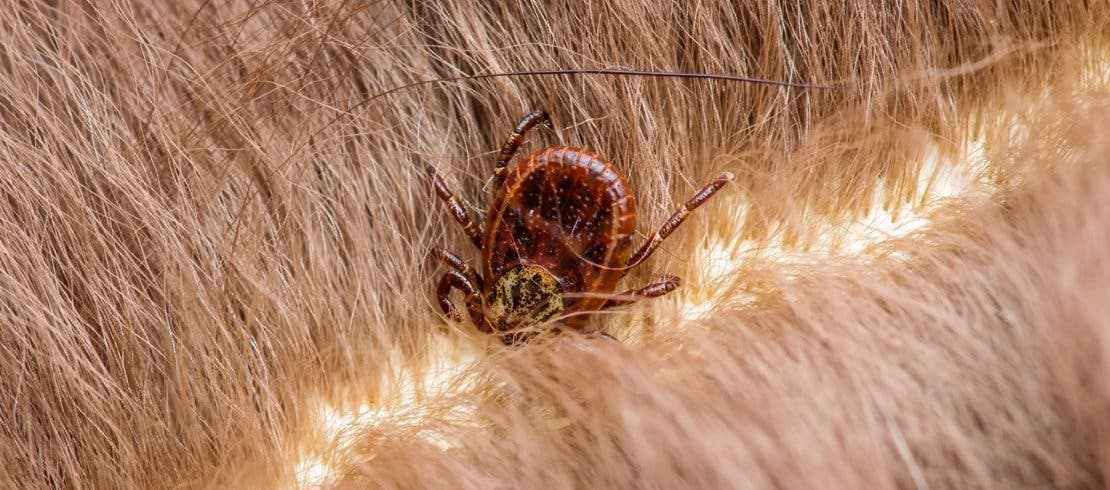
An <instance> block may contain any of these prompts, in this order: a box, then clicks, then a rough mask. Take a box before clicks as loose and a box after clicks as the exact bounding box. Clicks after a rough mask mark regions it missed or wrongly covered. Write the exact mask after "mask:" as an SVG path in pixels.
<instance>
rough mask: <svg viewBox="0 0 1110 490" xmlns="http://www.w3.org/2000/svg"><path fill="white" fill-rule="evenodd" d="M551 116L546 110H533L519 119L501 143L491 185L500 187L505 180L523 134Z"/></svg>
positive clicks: (545, 121)
mask: <svg viewBox="0 0 1110 490" xmlns="http://www.w3.org/2000/svg"><path fill="white" fill-rule="evenodd" d="M550 122H551V118H549V117H548V115H547V111H542V110H540V111H534V112H532V113H531V114H528V115H527V116H524V119H521V120H520V122H519V123H517V125H516V129H513V134H510V135H509V139H507V140H505V144H503V145H501V153H500V154H499V155H498V156H497V167H495V168H494V169H493V185H494V187H495V188H500V187H501V184H502V183H503V182H505V176H506V175H507V174H508V173H509V162H510V161H511V160H512V159H513V156H515V155H516V151H517V150H519V149H520V145H521V144H522V143H524V136H525V135H526V134H528V131H530V130H531V129H532V128H534V127H536V126H537V125H540V124H545V125H546V124H549V123H550Z"/></svg>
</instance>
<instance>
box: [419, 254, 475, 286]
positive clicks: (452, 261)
mask: <svg viewBox="0 0 1110 490" xmlns="http://www.w3.org/2000/svg"><path fill="white" fill-rule="evenodd" d="M431 255H432V258H433V259H435V260H438V261H440V262H443V263H444V264H447V265H448V266H449V267H451V268H452V269H455V270H457V271H459V273H461V274H462V275H463V276H465V277H466V279H467V280H469V281H470V283H471V284H474V285H475V286H477V289H478V290H479V291H480V290H482V289H484V288H485V281H483V280H482V276H480V275H478V272H477V271H475V270H474V268H472V267H470V266H469V265H468V264H467V263H466V261H464V260H463V259H461V258H459V256H458V255H455V254H454V253H451V252H449V251H447V250H444V249H442V248H438V247H437V248H433V249H432V254H431Z"/></svg>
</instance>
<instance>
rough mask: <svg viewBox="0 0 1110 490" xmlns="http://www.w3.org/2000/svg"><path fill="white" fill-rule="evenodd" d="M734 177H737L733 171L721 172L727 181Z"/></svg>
mask: <svg viewBox="0 0 1110 490" xmlns="http://www.w3.org/2000/svg"><path fill="white" fill-rule="evenodd" d="M733 177H735V175H733V173H732V172H725V173H723V174H721V178H722V179H724V180H725V182H728V181H730V180H732V178H733Z"/></svg>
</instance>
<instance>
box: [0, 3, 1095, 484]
mask: <svg viewBox="0 0 1110 490" xmlns="http://www.w3.org/2000/svg"><path fill="white" fill-rule="evenodd" d="M611 3H612V4H613V5H610V6H594V7H586V6H584V4H580V3H578V2H550V3H547V4H542V5H541V4H539V3H512V4H508V5H506V6H500V7H490V6H488V2H479V1H472V0H457V1H449V2H437V3H420V2H369V3H365V4H361V3H357V2H344V3H342V4H340V3H328V4H308V3H304V2H300V3H292V2H291V3H263V4H258V3H255V2H211V3H209V2H201V1H183V2H155V3H153V4H148V3H146V2H134V3H132V4H124V3H121V2H116V3H114V4H109V3H105V2H95V3H93V4H78V3H76V2H58V3H57V4H54V3H52V2H25V3H21V4H18V5H11V6H10V7H8V8H4V9H0V33H3V34H2V41H0V159H2V163H3V164H2V165H0V179H2V180H0V181H2V183H3V185H2V186H0V192H3V200H2V202H3V204H2V205H0V233H2V236H3V239H2V240H0V318H2V323H3V328H2V329H0V346H2V349H0V367H2V368H3V371H4V372H5V373H6V375H5V376H4V377H3V378H2V379H0V402H2V403H0V464H2V466H3V468H5V470H6V471H5V472H4V474H3V475H0V478H2V479H3V480H0V484H2V485H4V486H11V487H20V488H27V487H67V486H78V485H80V486H89V487H105V488H118V487H165V486H171V485H178V486H213V485H215V486H233V485H242V484H255V485H260V486H266V487H271V486H275V485H290V484H297V483H301V484H309V483H312V484H315V483H337V484H346V485H359V484H368V485H371V486H382V487H401V486H411V485H422V486H435V485H445V484H450V485H452V486H464V487H473V488H489V487H493V486H501V487H540V486H545V487H552V486H559V487H570V486H602V485H604V486H628V487H642V486H658V487H665V488H671V487H674V486H678V485H682V486H693V487H734V486H738V485H744V486H750V487H772V486H790V487H807V488H812V487H815V486H821V487H826V488H827V487H848V488H860V487H875V486H907V487H909V486H916V487H926V486H928V487H968V486H982V487H1002V488H1010V487H1014V486H1055V487H1099V486H1103V485H1105V484H1106V479H1107V472H1108V471H1110V422H1108V420H1110V417H1108V416H1107V414H1108V413H1110V384H1107V380H1108V379H1110V376H1108V374H1110V373H1108V371H1110V367H1108V366H1107V356H1108V355H1110V326H1108V325H1107V322H1108V321H1110V303H1107V302H1106V298H1107V297H1110V253H1108V252H1107V251H1106V250H1107V247H1106V244H1107V242H1108V241H1110V170H1108V169H1110V161H1107V155H1110V140H1108V137H1107V136H1106V133H1105V128H1107V127H1110V119H1108V117H1107V114H1110V110H1108V109H1110V107H1108V105H1110V102H1108V101H1110V96H1108V94H1107V92H1106V86H1107V82H1108V80H1107V78H1108V75H1107V74H1106V69H1107V66H1106V64H1105V61H1102V60H1104V59H1105V53H1106V52H1107V48H1108V46H1107V40H1106V38H1105V37H1104V36H1105V33H1106V32H1108V28H1110V24H1108V23H1107V15H1108V7H1107V5H1106V3H1105V2H1041V3H1038V4H1036V5H1014V4H1015V3H1014V2H994V1H963V2H925V1H906V2H898V3H897V5H898V6H897V7H895V6H894V5H893V4H892V5H890V6H884V5H879V3H874V4H873V3H872V2H864V3H841V4H838V3H825V4H822V5H827V6H826V7H822V8H813V9H804V10H803V9H798V8H796V7H794V5H795V2H742V3H744V4H745V5H746V6H744V7H741V8H733V7H731V6H730V5H731V2H721V4H719V5H718V4H717V3H712V4H697V5H695V6H687V5H685V4H682V3H681V2H678V3H672V4H664V5H654V4H652V5H648V4H646V2H644V3H641V2H636V1H629V2H611ZM895 8H897V9H898V10H894V9H895ZM888 9H889V10H888ZM572 66H580V67H598V66H624V67H635V68H649V67H650V68H658V69H680V70H688V71H702V72H730V73H739V74H746V75H751V76H758V77H763V78H775V79H790V80H804V81H812V82H818V81H821V82H829V81H835V82H839V83H843V88H842V89H838V90H826V91H813V90H798V89H790V90H784V89H782V88H775V87H768V86H759V85H749V84H735V83H720V82H691V81H674V80H652V79H640V78H613V77H603V76H590V77H585V76H563V77H546V78H534V77H532V78H498V79H488V80H480V81H467V82H458V83H447V84H433V85H428V86H421V87H417V88H412V89H408V90H403V91H398V92H393V93H390V94H388V95H378V94H381V93H382V92H383V91H385V90H387V89H389V88H391V87H395V86H399V85H402V84H405V83H408V82H411V81H416V80H422V79H429V78H435V77H441V76H454V75H459V74H468V73H478V72H495V71H506V70H519V69H530V68H552V67H572ZM1046 94H1048V96H1047V97H1046V96H1045V95H1046ZM537 107H543V108H546V109H548V110H550V111H551V112H552V115H553V120H554V121H555V122H556V130H555V132H554V134H551V133H542V132H541V133H540V134H538V135H537V136H536V137H533V138H532V140H531V145H532V146H531V147H532V148H535V147H537V145H540V144H551V143H554V142H561V143H566V144H574V145H581V146H585V147H588V148H592V149H594V150H596V151H598V152H600V153H602V154H604V155H606V156H607V157H609V158H610V159H612V160H613V161H614V162H616V164H617V165H618V166H620V168H621V169H622V171H624V172H625V173H626V174H627V175H628V176H629V180H630V182H631V184H632V185H633V188H634V191H635V192H636V193H637V199H638V201H639V202H640V203H641V204H640V208H641V213H642V215H641V220H640V221H641V223H643V226H644V227H647V226H650V224H651V223H659V222H660V220H661V219H662V218H663V217H664V216H665V215H666V214H667V213H669V212H670V210H671V209H673V207H674V206H675V205H676V204H677V202H680V200H681V199H684V198H685V197H687V196H688V194H689V193H690V192H691V191H692V190H693V188H694V186H695V185H696V184H698V183H701V182H703V181H705V180H707V179H708V178H709V177H711V176H713V175H716V174H717V173H719V172H720V171H722V170H729V171H732V172H734V173H735V174H736V179H735V181H734V182H735V183H736V184H737V185H736V186H735V188H733V189H731V191H730V192H723V193H722V194H721V195H720V196H719V197H717V198H715V199H714V201H713V202H712V203H709V204H707V205H706V207H705V208H703V209H702V210H699V213H700V214H699V216H700V218H697V219H691V221H690V222H689V223H687V224H686V225H684V226H685V227H684V228H683V229H682V230H681V231H680V232H679V233H677V234H676V236H675V237H674V238H672V239H671V240H670V241H668V243H667V244H666V245H665V246H664V249H663V250H662V251H661V252H660V253H658V254H657V255H656V256H655V257H654V258H653V259H652V260H651V261H650V263H649V264H647V265H646V266H645V267H644V268H643V270H641V271H640V272H639V273H638V274H634V275H633V276H631V278H630V281H635V282H642V281H644V280H646V279H647V278H648V277H649V276H650V274H651V273H652V272H653V271H659V272H663V271H665V272H668V273H673V274H676V275H679V276H682V277H683V278H684V280H685V283H684V286H683V288H682V289H680V290H679V291H676V292H675V293H672V297H670V298H667V299H665V300H661V301H656V302H651V303H648V304H645V305H643V306H642V307H638V308H633V309H630V310H627V311H626V312H625V313H622V314H617V315H609V316H605V317H601V318H599V319H598V321H602V322H606V325H607V326H608V327H610V330H611V331H613V332H614V333H616V334H617V336H618V337H621V338H622V339H625V342H624V343H607V342H599V341H598V340H596V339H584V338H568V339H564V340H561V341H556V342H555V343H554V344H546V345H542V346H537V347H532V348H524V349H516V350H505V349H502V348H498V347H497V346H491V345H486V344H483V342H485V341H486V340H487V339H483V338H481V337H478V336H473V337H470V336H466V335H458V333H459V332H458V331H457V330H455V329H454V328H452V327H449V326H446V325H445V324H444V322H443V319H442V318H441V317H439V316H437V315H436V314H435V309H434V306H433V302H432V301H430V293H431V291H432V285H433V278H434V277H435V272H436V271H437V269H435V268H433V267H430V266H429V264H428V263H427V262H426V260H425V259H426V256H427V253H428V251H429V249H430V247H432V246H434V245H449V246H450V247H451V248H455V249H460V250H467V249H466V248H465V247H466V246H467V243H466V241H465V239H464V238H463V237H462V235H461V233H459V232H458V230H456V228H455V227H454V226H453V223H451V222H450V219H449V217H448V216H447V215H446V214H445V213H444V212H443V210H442V206H440V205H439V203H436V202H435V201H434V200H433V197H432V195H431V193H430V189H429V187H428V184H427V182H425V180H424V174H423V172H422V170H423V168H424V164H425V163H427V162H431V163H432V164H433V165H434V166H436V167H437V168H438V169H439V170H440V171H441V172H442V173H443V174H444V175H445V176H446V177H447V179H448V182H450V183H451V185H453V186H455V187H456V188H457V189H459V190H460V191H461V192H462V194H464V195H465V196H466V197H467V198H469V199H471V201H472V202H474V203H484V202H486V197H487V196H485V194H484V193H483V192H482V189H483V185H484V183H485V182H486V181H487V179H488V178H489V177H490V172H491V170H492V166H493V160H494V158H495V155H496V149H497V147H498V145H499V144H500V143H501V141H500V138H502V137H504V135H505V134H506V132H507V131H508V130H509V129H510V127H511V126H512V124H513V123H515V121H516V120H517V119H518V118H519V117H520V116H521V115H522V114H524V113H525V112H526V111H528V110H531V109H534V108H537ZM971 136H974V137H976V138H978V139H979V140H980V141H984V142H985V148H987V154H986V158H985V163H982V164H972V163H968V162H966V161H961V160H957V161H955V162H952V161H948V160H944V159H941V160H940V162H941V163H937V164H935V165H933V166H932V167H930V166H928V165H926V164H925V163H924V162H925V161H926V160H927V159H926V158H925V157H926V156H927V155H928V154H929V153H928V152H929V151H931V150H930V148H936V150H935V151H936V152H938V153H939V154H940V155H941V156H946V157H952V156H957V155H962V154H964V153H965V151H966V149H967V148H969V147H972V146H973V145H972V144H971ZM526 149H527V148H526ZM945 168H956V169H960V170H966V171H968V172H969V173H970V174H971V175H972V176H973V181H974V185H972V186H971V187H969V188H968V189H966V190H965V191H963V192H960V193H956V194H953V195H947V198H946V199H941V197H944V196H945V195H944V194H943V193H941V192H939V191H938V190H937V189H938V185H937V183H938V175H941V174H943V173H944V169H945ZM923 169H925V170H924V171H923ZM930 169H940V170H937V172H932V170H930ZM876 203H878V204H881V205H883V207H885V209H887V210H895V209H911V211H912V212H914V213H919V214H922V215H923V216H926V217H928V218H929V222H928V224H927V225H926V226H924V227H923V228H920V229H918V230H917V231H915V232H914V233H912V234H905V235H899V236H895V237H891V238H890V239H887V240H870V241H867V242H866V243H865V244H864V245H866V246H857V247H852V246H848V245H849V244H851V243H853V240H856V242H858V237H855V236H854V235H853V232H852V230H853V229H855V228H854V226H853V224H854V223H857V222H859V220H861V219H866V216H868V213H869V212H872V211H875V209H874V208H875V205H876ZM908 204H913V206H909V207H907V206H904V205H908ZM904 212H905V211H904ZM640 231H641V232H642V233H644V234H647V233H650V230H649V229H648V228H643V227H642V229H641V230H640ZM713 247H717V249H719V250H718V251H717V252H712V253H711V251H713V250H715V249H714V248H713ZM721 253H723V254H724V255H725V256H727V257H730V258H731V259H732V260H726V261H724V264H725V265H723V266H719V265H715V266H713V267H710V264H709V262H710V260H709V259H710V258H713V257H716V256H717V255H719V254H721ZM715 254H717V255H715ZM467 258H468V259H471V260H473V259H475V258H476V254H469V255H468V256H467ZM475 265H476V264H475ZM695 304H697V305H703V306H699V308H702V309H703V310H704V311H702V312H701V313H699V314H698V315H691V314H690V310H691V308H692V306H691V305H695ZM704 305H708V306H704ZM459 358H461V359H463V361H460V362H457V363H453V362H452V360H455V359H459ZM444 364H446V365H449V366H451V369H453V370H454V371H452V372H451V373H449V374H448V375H446V376H443V375H438V376H436V377H431V376H430V375H429V374H428V373H430V372H431V370H432V369H433V368H434V367H436V366H441V365H444ZM360 405H365V406H366V407H368V408H365V409H363V410H362V411H361V412H359V413H361V415H359V416H357V417H355V416H352V417H348V418H343V417H338V420H339V421H340V422H343V421H347V422H351V423H350V424H348V425H349V426H348V427H345V428H346V429H348V430H349V431H350V432H347V433H344V434H343V435H342V436H335V435H334V434H333V433H331V431H330V430H329V427H327V425H328V424H327V423H322V422H321V421H320V420H321V419H320V417H321V414H322V413H323V414H327V413H331V412H333V411H338V412H339V413H343V412H345V411H347V410H353V411H355V412H358V408H357V407H359V406H360ZM333 418H335V417H333ZM306 462H308V463H306ZM312 462H317V463H319V464H318V465H317V464H316V463H312ZM324 463H327V465H328V466H329V467H330V468H331V473H330V474H328V475H325V476H324V477H320V476H319V475H316V476H312V475H309V473H312V472H311V471H308V470H306V468H309V469H311V468H313V467H314V465H315V466H323V464H324Z"/></svg>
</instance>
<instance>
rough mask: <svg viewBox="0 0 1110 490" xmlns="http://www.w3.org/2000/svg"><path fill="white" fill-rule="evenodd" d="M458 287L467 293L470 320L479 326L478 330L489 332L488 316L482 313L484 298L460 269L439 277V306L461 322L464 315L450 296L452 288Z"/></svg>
mask: <svg viewBox="0 0 1110 490" xmlns="http://www.w3.org/2000/svg"><path fill="white" fill-rule="evenodd" d="M452 288H454V289H458V290H460V291H462V292H463V294H464V295H466V299H465V300H464V301H465V302H466V310H467V313H469V314H470V321H472V322H474V325H475V326H477V327H478V330H481V331H483V332H489V331H490V329H489V326H488V325H487V324H486V317H485V315H483V314H482V299H481V297H480V296H479V295H478V289H477V288H475V287H474V284H473V283H471V282H470V280H469V279H467V278H466V276H464V275H462V273H460V272H459V271H447V273H446V274H444V275H443V277H441V278H439V287H437V288H436V299H437V300H439V307H440V308H442V309H443V314H445V315H447V316H448V317H449V318H451V320H452V321H455V322H461V321H462V315H460V314H459V310H458V309H457V308H455V305H454V303H451V300H450V299H449V298H448V296H449V295H450V294H451V289H452Z"/></svg>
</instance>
